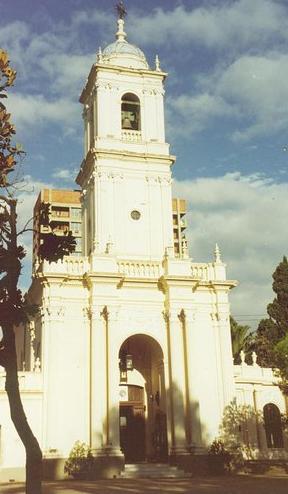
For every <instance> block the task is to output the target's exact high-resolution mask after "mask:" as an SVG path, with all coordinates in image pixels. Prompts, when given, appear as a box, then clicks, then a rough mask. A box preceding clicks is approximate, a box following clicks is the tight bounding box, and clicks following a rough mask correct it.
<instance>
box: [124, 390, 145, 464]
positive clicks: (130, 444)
mask: <svg viewBox="0 0 288 494" xmlns="http://www.w3.org/2000/svg"><path fill="white" fill-rule="evenodd" d="M133 398H134V399H133ZM135 398H136V399H135ZM143 398H144V390H143V388H140V387H138V386H129V388H128V401H123V402H121V403H120V413H119V415H120V446H121V449H122V451H123V453H124V456H125V462H128V463H129V462H133V463H134V462H140V461H144V460H145V456H146V448H145V413H144V412H145V407H144V401H143Z"/></svg>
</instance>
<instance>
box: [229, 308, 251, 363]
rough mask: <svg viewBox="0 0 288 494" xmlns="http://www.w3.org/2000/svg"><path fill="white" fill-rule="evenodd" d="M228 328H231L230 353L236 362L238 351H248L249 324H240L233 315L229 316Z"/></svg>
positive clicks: (249, 338)
mask: <svg viewBox="0 0 288 494" xmlns="http://www.w3.org/2000/svg"><path fill="white" fill-rule="evenodd" d="M230 328H231V340H232V353H233V358H234V362H235V363H236V364H237V363H239V362H240V352H241V351H242V350H243V351H244V352H249V350H250V346H251V341H252V334H251V329H250V327H249V326H246V325H245V326H242V325H241V324H238V322H237V321H235V319H234V317H232V316H230Z"/></svg>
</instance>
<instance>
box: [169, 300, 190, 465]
mask: <svg viewBox="0 0 288 494" xmlns="http://www.w3.org/2000/svg"><path fill="white" fill-rule="evenodd" d="M164 317H165V321H166V327H167V340H168V355H169V377H170V379H169V380H170V388H169V390H168V400H169V404H170V407H169V409H170V425H171V433H170V437H171V444H170V445H169V446H170V454H171V455H172V456H174V455H175V456H178V455H183V454H187V442H186V420H185V400H186V390H185V366H184V354H183V335H182V327H181V321H180V320H179V311H177V310H176V309H172V310H170V311H169V312H168V311H167V312H165V314H164Z"/></svg>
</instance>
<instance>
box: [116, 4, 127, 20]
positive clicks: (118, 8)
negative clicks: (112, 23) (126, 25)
mask: <svg viewBox="0 0 288 494" xmlns="http://www.w3.org/2000/svg"><path fill="white" fill-rule="evenodd" d="M116 11H117V14H118V16H119V19H125V17H126V15H127V10H126V9H125V5H124V3H123V2H122V0H121V1H120V2H118V3H116Z"/></svg>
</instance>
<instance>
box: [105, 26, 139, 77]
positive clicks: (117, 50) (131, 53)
mask: <svg viewBox="0 0 288 494" xmlns="http://www.w3.org/2000/svg"><path fill="white" fill-rule="evenodd" d="M125 38H126V33H125V32H124V21H123V19H119V20H118V31H117V33H116V41H115V42H114V43H111V44H110V45H108V46H106V48H105V49H104V51H103V54H102V59H103V62H104V63H109V64H111V65H118V66H121V67H131V68H133V69H148V68H149V66H148V63H147V60H146V58H145V55H144V53H143V51H142V50H140V48H138V47H137V46H135V45H132V44H131V43H128V41H126V39H125Z"/></svg>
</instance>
